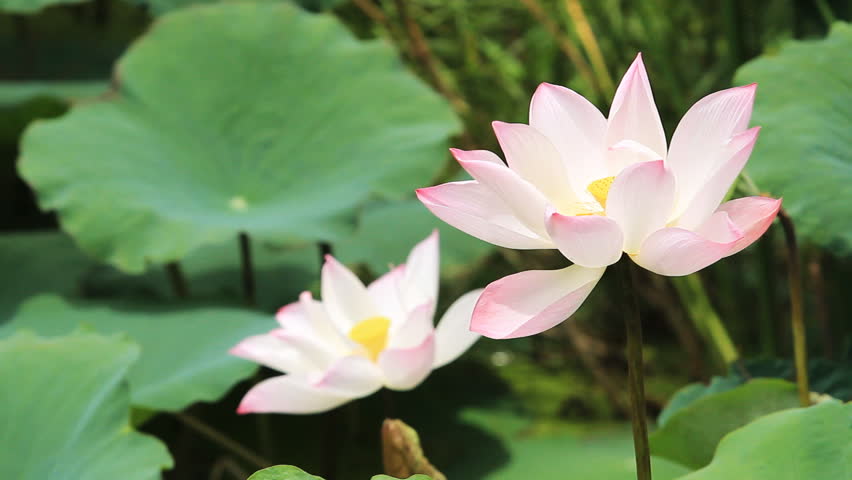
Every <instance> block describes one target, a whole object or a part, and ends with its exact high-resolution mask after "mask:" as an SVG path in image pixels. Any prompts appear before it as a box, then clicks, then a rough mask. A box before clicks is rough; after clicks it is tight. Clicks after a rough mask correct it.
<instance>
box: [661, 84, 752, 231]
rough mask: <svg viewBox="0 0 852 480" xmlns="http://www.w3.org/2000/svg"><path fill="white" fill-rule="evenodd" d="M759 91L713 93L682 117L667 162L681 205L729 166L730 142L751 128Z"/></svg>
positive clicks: (741, 89) (747, 88) (744, 89)
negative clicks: (672, 174)
mask: <svg viewBox="0 0 852 480" xmlns="http://www.w3.org/2000/svg"><path fill="white" fill-rule="evenodd" d="M756 90H757V84H751V85H746V86H743V87H734V88H729V89H727V90H722V91H719V92H715V93H711V94H710V95H707V96H706V97H704V98H702V99H701V100H699V101H698V102H696V103H695V105H693V106H692V107H691V108H690V109H689V111H687V112H686V115H684V116H683V119H681V121H680V123H679V124H678V126H677V129H675V132H674V135H673V136H672V144H671V148H670V149H669V155H668V157H667V158H666V165H667V166H668V167H669V168H671V170H672V172H673V173H674V175H675V178H677V186H678V199H679V203H688V202H689V201H690V199H691V198H692V197H693V196H695V195H696V194H697V193H698V191H699V190H700V189H701V188H702V186H703V185H704V183H705V182H706V181H707V179H708V178H710V177H711V176H712V175H713V172H715V171H716V170H718V169H719V168H721V167H722V166H723V164H725V163H727V162H728V159H729V158H730V156H731V153H732V152H730V150H729V148H728V147H727V144H728V141H729V140H730V139H731V137H734V136H736V135H739V134H740V133H742V132H744V131H745V130H746V128H747V127H748V122H749V120H750V119H751V110H752V106H753V104H754V96H755V92H756ZM717 205H718V204H717ZM715 207H716V205H714V206H713V208H715ZM712 211H713V209H711V210H710V212H712ZM710 212H708V215H709V213H710Z"/></svg>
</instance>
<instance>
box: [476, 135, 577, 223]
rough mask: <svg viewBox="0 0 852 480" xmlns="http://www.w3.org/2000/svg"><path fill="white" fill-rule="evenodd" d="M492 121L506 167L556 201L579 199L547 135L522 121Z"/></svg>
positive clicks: (561, 203) (557, 203)
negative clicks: (504, 157)
mask: <svg viewBox="0 0 852 480" xmlns="http://www.w3.org/2000/svg"><path fill="white" fill-rule="evenodd" d="M491 125H492V126H493V127H494V133H495V134H496V135H497V140H498V141H499V142H500V147H501V148H502V149H503V153H504V154H505V155H506V162H507V163H508V164H509V168H511V169H512V170H513V171H514V172H516V173H517V174H518V175H520V177H521V178H523V179H524V180H526V181H528V182H530V183H531V184H533V185H534V186H535V187H536V188H537V189H538V190H539V191H540V192H542V193H543V194H544V195H545V196H546V197H547V198H548V199H549V200H550V201H551V202H553V203H555V204H556V205H566V206H567V205H572V204H575V203H577V202H578V201H579V197H578V196H577V195H576V194H575V193H574V190H573V189H572V186H571V182H570V181H569V175H568V173H569V172H568V170H567V168H566V165H565V163H564V162H563V161H562V156H561V155H560V154H559V152H558V151H557V150H556V147H554V146H553V144H552V143H551V142H550V140H548V139H547V137H545V136H544V135H543V134H541V133H540V132H538V131H537V130H536V129H535V128H533V127H531V126H529V125H524V124H522V123H503V122H493V123H492V124H491ZM580 191H582V190H580Z"/></svg>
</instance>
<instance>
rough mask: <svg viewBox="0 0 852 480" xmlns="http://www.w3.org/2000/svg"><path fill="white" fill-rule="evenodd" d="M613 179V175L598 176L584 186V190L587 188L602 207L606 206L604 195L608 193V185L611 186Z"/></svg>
mask: <svg viewBox="0 0 852 480" xmlns="http://www.w3.org/2000/svg"><path fill="white" fill-rule="evenodd" d="M613 180H615V177H604V178H599V179H597V180H595V181H594V182H592V183H590V184H589V186H588V187H586V190H588V191H589V193H591V194H592V196H593V197H595V200H597V201H598V203H600V204H601V206H602V207H604V208H606V197H607V196H608V195H609V187H611V186H612V182H613Z"/></svg>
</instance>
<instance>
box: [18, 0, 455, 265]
mask: <svg viewBox="0 0 852 480" xmlns="http://www.w3.org/2000/svg"><path fill="white" fill-rule="evenodd" d="M116 77H117V78H118V79H119V85H120V86H119V90H118V92H117V93H116V95H115V96H114V98H113V99H111V100H108V101H102V102H94V103H87V104H85V105H77V106H75V107H73V108H72V109H71V111H70V112H69V114H67V115H66V116H65V117H62V118H61V119H58V120H52V121H42V122H37V123H36V124H34V125H33V126H32V127H31V128H30V129H29V130H28V131H27V133H26V134H25V135H24V138H23V140H22V147H21V150H22V152H21V160H20V163H19V166H20V167H19V168H20V170H21V173H22V175H23V176H24V177H25V178H26V180H27V181H28V182H30V183H31V184H32V185H33V186H34V188H35V189H36V190H37V193H38V196H39V202H40V204H41V206H42V207H43V208H45V209H55V210H57V211H58V212H59V215H60V221H61V222H62V224H63V227H64V228H65V230H66V231H68V232H70V233H71V234H72V235H73V236H75V238H76V239H77V241H78V243H79V244H80V245H81V246H82V247H83V248H84V249H85V250H87V251H89V252H90V253H92V254H93V255H95V256H97V257H99V258H103V259H105V260H106V261H108V262H110V263H112V264H114V265H116V266H118V267H119V268H121V269H123V270H126V271H130V272H139V271H142V270H144V268H145V266H146V263H147V262H154V263H163V262H168V261H173V260H177V259H180V258H182V257H184V256H185V255H186V254H187V253H188V252H190V251H192V250H194V249H196V248H198V247H200V246H202V245H204V244H208V243H215V242H219V241H223V240H225V239H228V238H233V237H235V236H236V234H237V232H240V231H247V232H250V233H251V234H253V235H254V236H256V237H258V238H274V239H276V240H279V241H282V240H292V241H302V242H304V241H313V240H318V239H322V240H336V239H340V238H343V237H345V235H346V234H348V232H351V230H352V227H353V225H352V223H353V217H354V215H355V209H356V208H357V206H358V205H359V204H361V203H362V202H363V201H364V200H365V199H366V198H367V197H368V196H369V195H371V194H376V193H381V194H387V195H392V196H399V195H401V194H403V193H410V192H411V191H412V190H413V189H414V188H415V187H417V186H418V185H423V184H424V183H428V182H429V179H430V178H431V177H432V176H433V175H434V174H435V173H436V172H437V170H438V169H440V167H441V164H442V159H443V158H444V155H445V153H444V147H445V142H446V139H447V136H448V135H449V134H450V133H452V132H453V131H455V130H456V129H457V128H458V126H459V122H458V120H457V119H456V118H455V117H454V115H453V114H452V111H451V110H450V108H449V107H448V105H447V104H446V102H444V101H443V100H442V99H440V98H439V97H438V96H437V94H435V93H434V92H432V91H431V90H430V89H429V88H428V87H426V86H425V85H424V84H423V83H422V82H421V81H420V80H418V79H417V78H416V77H415V76H414V75H412V74H411V73H408V72H406V71H404V70H403V67H402V65H401V64H400V62H399V60H398V58H397V54H396V52H395V51H394V50H393V49H392V48H391V47H390V46H389V45H388V44H386V43H384V42H383V41H370V42H362V41H358V40H356V39H355V38H353V36H352V34H350V33H349V32H348V31H347V30H346V28H345V27H344V26H342V25H341V24H340V23H339V22H338V21H337V20H335V19H334V17H332V16H331V15H327V14H322V15H315V14H311V13H307V12H305V11H303V10H301V9H299V8H298V7H294V6H292V5H289V4H287V3H259V4H254V3H223V4H213V5H206V6H198V7H193V8H187V9H181V10H178V11H176V12H174V13H171V14H169V15H166V16H164V17H162V18H161V19H160V21H159V22H157V24H156V25H155V26H154V27H153V28H152V30H151V31H150V32H149V33H148V35H146V36H145V37H143V38H142V39H141V40H139V41H138V42H137V43H136V44H134V45H133V46H132V47H131V48H130V50H129V51H128V53H127V54H126V55H125V56H124V57H123V58H122V59H121V61H120V62H119V65H118V67H117V71H116Z"/></svg>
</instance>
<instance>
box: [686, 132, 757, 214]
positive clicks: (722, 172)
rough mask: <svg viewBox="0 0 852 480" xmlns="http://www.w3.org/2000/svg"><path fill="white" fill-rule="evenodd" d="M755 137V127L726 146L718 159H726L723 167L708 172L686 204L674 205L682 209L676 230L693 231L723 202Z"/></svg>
mask: <svg viewBox="0 0 852 480" xmlns="http://www.w3.org/2000/svg"><path fill="white" fill-rule="evenodd" d="M758 133H760V127H754V128H751V129H748V130H746V131H745V132H743V133H740V134H739V135H737V136H735V137H733V138H731V139H730V141H729V142H727V145H726V150H725V152H724V153H720V156H722V157H725V161H724V163H722V164H721V165H719V166H718V167H717V170H716V171H714V172H708V177H707V178H705V179H704V183H702V184H701V185H700V186H699V189H698V191H697V192H695V194H694V195H693V196H692V197H691V198H690V199H689V201H688V202H687V203H678V204H677V205H678V207H680V208H683V213H681V214H680V216H679V217H678V220H677V222H676V225H677V226H679V227H683V228H686V229H688V230H691V229H694V228H696V227H697V226H698V225H700V224H702V223H704V221H705V220H707V218H708V217H709V216H710V215H711V214H712V213H713V211H714V210H716V208H717V207H718V206H719V204H720V203H721V202H722V199H724V198H725V195H727V194H728V191H729V190H730V189H731V185H733V183H734V180H736V179H737V176H739V174H740V172H741V171H742V170H743V167H745V164H746V162H747V161H748V158H749V156H751V152H752V150H753V149H754V144H755V142H756V141H757V135H758ZM679 181H680V180H678V182H679ZM677 185H678V191H679V193H678V197H679V198H684V195H685V194H684V193H682V192H680V183H678V184H677Z"/></svg>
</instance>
